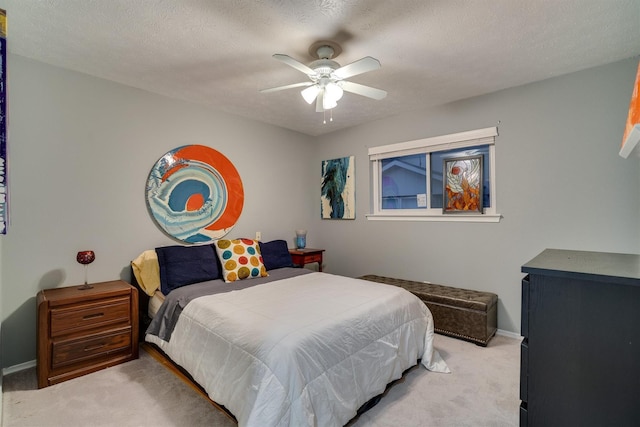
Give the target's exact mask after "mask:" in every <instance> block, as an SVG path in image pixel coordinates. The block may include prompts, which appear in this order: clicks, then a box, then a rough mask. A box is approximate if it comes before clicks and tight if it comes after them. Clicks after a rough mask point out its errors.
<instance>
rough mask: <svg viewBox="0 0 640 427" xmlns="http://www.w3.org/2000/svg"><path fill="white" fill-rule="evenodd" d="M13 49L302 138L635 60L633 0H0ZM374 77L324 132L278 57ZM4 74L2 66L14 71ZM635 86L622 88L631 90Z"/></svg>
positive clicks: (639, 13) (639, 12)
mask: <svg viewBox="0 0 640 427" xmlns="http://www.w3.org/2000/svg"><path fill="white" fill-rule="evenodd" d="M0 7H1V8H3V9H6V10H7V20H8V49H9V52H11V53H14V54H17V55H21V56H25V57H28V58H33V59H36V60H39V61H43V62H46V63H49V64H53V65H56V66H59V67H63V68H68V69H71V70H76V71H80V72H83V73H87V74H91V75H94V76H98V77H102V78H105V79H108V80H113V81H115V82H119V83H122V84H125V85H129V86H133V87H136V88H140V89H144V90H147V91H150V92H155V93H159V94H163V95H166V96H169V97H172V98H178V99H183V100H187V101H191V102H195V103H198V104H202V105H206V106H209V107H211V108H213V109H216V110H221V111H225V112H229V113H233V114H237V115H240V116H243V117H248V118H251V119H256V120H260V121H263V122H267V123H272V124H274V125H278V126H282V127H285V128H289V129H293V130H296V131H299V132H303V133H305V134H309V135H320V134H324V133H328V132H332V131H335V130H337V129H343V128H346V127H349V126H354V125H358V124H362V123H366V122H370V121H373V120H378V119H381V118H384V117H387V116H391V115H396V114H399V113H403V112H407V111H411V110H416V109H420V108H424V107H429V106H434V105H439V104H443V103H447V102H450V101H454V100H459V99H464V98H469V97H472V96H477V95H481V94H485V93H489V92H493V91H496V90H500V89H505V88H509V87H513V86H518V85H522V84H525V83H530V82H533V81H538V80H543V79H546V78H549V77H553V76H558V75H562V74H566V73H570V72H573V71H577V70H581V69H585V68H589V67H593V66H597V65H601V64H606V63H610V62H614V61H617V60H620V59H624V58H629V57H633V56H637V55H640V0H528V1H526V0H492V1H480V0H393V1H392V0H173V1H169V0H0ZM318 40H332V41H335V42H338V43H339V44H340V45H341V46H342V49H343V52H342V53H341V54H340V55H339V56H338V57H337V58H336V61H337V62H339V63H340V64H342V65H346V64H348V63H350V62H353V61H355V60H357V59H360V58H362V57H364V56H373V57H374V58H377V59H378V60H379V61H380V62H381V63H382V68H381V69H380V70H377V71H372V72H370V73H366V74H362V75H359V76H356V77H353V78H351V79H349V80H351V81H354V82H357V83H361V84H365V85H370V86H374V87H377V88H380V89H384V90H386V91H387V92H388V96H387V97H386V98H385V99H383V100H381V101H375V100H372V99H368V98H363V97H361V96H358V95H354V94H348V93H346V94H345V96H344V97H343V98H342V100H340V102H339V103H338V107H337V108H335V109H334V110H333V122H327V124H323V117H322V116H323V115H322V113H316V112H315V110H314V106H310V105H307V104H306V103H305V102H304V100H303V99H302V97H301V96H300V93H299V92H300V89H299V88H298V89H291V90H287V91H281V92H275V93H269V94H263V93H260V92H259V89H263V88H269V87H274V86H280V85H285V84H290V83H297V82H302V81H306V76H305V75H304V74H302V73H300V72H299V71H297V70H295V69H293V68H291V67H289V66H287V65H285V64H283V63H282V62H279V61H276V60H275V59H273V58H272V57H271V55H272V54H274V53H283V54H287V55H290V56H292V57H294V58H296V59H298V60H300V61H302V62H304V63H308V62H311V60H312V57H311V56H310V55H309V52H308V49H309V46H310V45H311V44H313V43H314V42H316V41H318ZM9 71H10V70H9ZM630 90H631V88H630Z"/></svg>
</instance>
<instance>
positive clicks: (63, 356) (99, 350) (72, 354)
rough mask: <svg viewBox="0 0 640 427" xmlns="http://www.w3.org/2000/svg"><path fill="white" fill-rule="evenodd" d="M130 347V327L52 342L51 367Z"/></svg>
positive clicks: (54, 367)
mask: <svg viewBox="0 0 640 427" xmlns="http://www.w3.org/2000/svg"><path fill="white" fill-rule="evenodd" d="M130 347H131V327H126V328H121V329H118V330H116V331H113V332H107V333H102V334H96V335H89V336H86V337H82V338H78V339H75V340H67V341H59V342H54V343H53V349H52V357H51V367H52V368H53V369H56V368H59V367H61V366H65V365H70V364H73V363H76V362H80V361H83V360H87V359H91V358H94V357H99V356H102V355H106V354H110V353H113V352H116V351H120V350H126V349H128V348H130Z"/></svg>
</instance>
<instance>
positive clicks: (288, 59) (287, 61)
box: [273, 53, 315, 75]
mask: <svg viewBox="0 0 640 427" xmlns="http://www.w3.org/2000/svg"><path fill="white" fill-rule="evenodd" d="M273 57H274V58H275V59H277V60H278V61H282V62H284V63H285V64H287V65H288V66H290V67H293V68H295V69H296V70H298V71H302V72H303V73H305V74H307V75H312V74H315V72H314V71H313V70H312V69H311V68H309V67H307V66H306V65H304V64H303V63H302V62H300V61H297V60H295V59H293V58H292V57H290V56H289V55H283V54H281V53H276V54H275V55H273Z"/></svg>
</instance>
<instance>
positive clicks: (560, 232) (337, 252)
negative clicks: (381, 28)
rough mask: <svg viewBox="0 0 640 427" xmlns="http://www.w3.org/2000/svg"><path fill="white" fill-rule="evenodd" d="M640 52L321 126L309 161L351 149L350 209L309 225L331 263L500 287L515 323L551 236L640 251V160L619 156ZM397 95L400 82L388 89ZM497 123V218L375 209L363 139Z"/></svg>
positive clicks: (558, 241) (503, 317) (347, 271)
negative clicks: (529, 265) (392, 113)
mask: <svg viewBox="0 0 640 427" xmlns="http://www.w3.org/2000/svg"><path fill="white" fill-rule="evenodd" d="M637 66H638V58H635V59H631V60H627V61H622V62H618V63H614V64H610V65H606V66H602V67H598V68H593V69H590V70H586V71H582V72H578V73H574V74H570V75H566V76H563V77H558V78H553V79H549V80H546V81H543V82H539V83H534V84H529V85H526V86H522V87H518V88H513V89H508V90H503V91H500V92H497V93H493V94H490V95H486V96H481V97H477V98H473V99H468V100H464V101H459V102H455V103H452V104H448V105H444V106H441V107H438V108H432V109H425V110H423V111H418V112H414V113H410V114H404V115H400V116H397V117H390V118H388V119H385V120H381V121H378V122H374V123H370V124H367V125H364V126H359V127H357V128H351V129H347V130H345V131H341V132H338V133H333V134H330V135H327V136H324V137H321V138H318V142H317V144H316V151H315V153H314V164H317V165H319V164H320V162H321V161H322V160H323V159H331V158H336V157H343V156H348V155H355V157H356V206H357V207H356V219H355V221H335V220H334V221H330V220H324V221H323V220H321V219H320V216H319V213H318V214H316V215H315V218H314V221H313V223H312V224H311V225H310V226H309V227H308V228H310V231H309V237H310V238H315V239H316V240H318V239H319V243H320V245H321V246H322V247H323V248H326V249H327V252H326V262H325V263H326V268H327V271H331V272H335V273H339V274H344V275H348V276H359V275H363V274H378V275H388V276H393V277H400V278H405V279H412V280H426V281H431V282H433V283H441V284H447V285H454V286H459V287H464V288H470V289H480V290H487V291H491V292H495V293H496V294H498V296H499V311H498V327H499V328H500V329H504V330H507V331H516V332H519V330H520V280H521V278H522V274H521V273H520V266H521V265H522V264H523V263H525V262H527V261H528V260H529V259H531V258H532V257H534V256H535V255H537V254H538V253H539V252H540V251H542V250H543V249H545V248H571V249H578V250H593V251H608V252H631V253H640V215H639V214H640V190H639V188H640V186H639V185H638V184H640V160H639V159H638V158H629V159H623V158H621V157H619V156H618V151H619V148H620V143H621V140H622V133H623V130H624V124H625V121H626V117H627V110H628V107H629V100H630V98H631V91H632V89H633V82H634V78H635V72H636V69H637ZM390 96H393V94H390ZM496 125H497V126H498V131H499V134H500V135H499V136H498V137H497V138H496V175H497V177H496V180H497V185H496V187H497V191H496V193H497V207H498V212H499V213H501V214H502V215H503V219H502V220H501V222H500V223H498V224H493V223H491V224H484V223H481V224H476V223H446V222H382V221H368V220H367V219H366V218H365V215H366V214H367V213H368V212H369V206H370V200H371V199H370V191H369V182H370V172H369V162H368V158H367V148H368V147H372V146H378V145H384V144H391V143H394V142H402V141H409V140H414V139H420V138H425V137H431V136H437V135H442V134H449V133H455V132H461V131H466V130H472V129H478V128H485V127H490V126H496Z"/></svg>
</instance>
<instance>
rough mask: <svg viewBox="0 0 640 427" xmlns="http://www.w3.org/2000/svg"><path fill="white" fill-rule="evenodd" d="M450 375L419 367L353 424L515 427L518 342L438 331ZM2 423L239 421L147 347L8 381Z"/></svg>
mask: <svg viewBox="0 0 640 427" xmlns="http://www.w3.org/2000/svg"><path fill="white" fill-rule="evenodd" d="M435 346H436V348H437V349H438V351H439V352H440V354H441V355H442V357H443V358H444V359H445V360H446V362H447V364H448V365H449V368H450V369H451V371H452V373H451V374H440V373H433V372H429V371H427V370H426V369H424V367H422V366H418V367H415V368H413V369H411V370H409V371H408V372H407V373H406V374H405V375H404V377H403V378H402V379H401V380H400V381H398V382H396V383H395V384H394V385H393V386H392V387H389V388H388V390H387V391H386V393H385V396H384V397H383V398H382V400H381V401H380V403H378V404H377V405H376V406H375V407H373V408H372V409H370V410H369V411H367V412H365V413H364V414H362V415H361V416H360V417H359V418H357V419H354V420H352V421H351V422H350V423H349V424H348V426H349V427H449V426H451V427H453V426H455V427H464V426H474V427H478V426H487V427H489V426H491V427H494V426H495V427H502V426H517V425H518V408H519V404H520V401H519V398H518V393H519V373H520V340H518V339H513V338H508V337H504V336H496V337H494V338H493V339H492V340H491V341H490V342H489V345H488V346H487V347H479V346H476V345H474V344H471V343H468V342H464V341H460V340H457V339H454V338H449V337H445V336H442V335H436V339H435ZM3 393H4V394H3V411H2V426H4V427H14V426H15V427H17V426H29V427H58V426H59V427H62V426H64V427H75V426H78V427H80V426H82V427H87V426H119V427H121V426H132V427H133V426H140V427H142V426H154V427H155V426H158V427H160V426H166V427H172V426H176V427H177V426H180V427H182V426H209V427H234V426H237V424H236V423H235V422H234V421H233V420H231V419H230V418H229V417H228V416H227V415H226V414H225V413H223V412H222V411H220V410H219V409H217V408H216V407H215V406H213V405H212V404H211V403H210V402H209V401H208V400H207V399H205V398H203V397H202V396H201V395H200V394H199V393H197V392H196V391H195V390H194V389H193V388H191V387H190V386H189V385H187V384H186V383H185V382H183V381H182V380H180V379H179V378H178V377H177V376H175V375H174V374H173V373H172V372H170V371H169V370H168V369H167V368H165V367H164V366H163V365H162V364H161V363H159V362H158V361H156V360H155V359H154V358H153V357H151V356H150V355H149V353H147V352H146V351H143V350H141V351H140V358H139V359H138V360H134V361H131V362H128V363H124V364H122V365H118V366H115V367H112V368H109V369H105V370H102V371H99V372H95V373H92V374H89V375H85V376H83V377H80V378H76V379H73V380H70V381H66V382H63V383H60V384H56V385H53V386H50V387H46V388H43V389H40V390H38V389H37V380H36V373H35V368H31V369H27V370H24V371H21V372H17V373H14V374H11V375H7V376H5V377H4V379H3Z"/></svg>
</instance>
